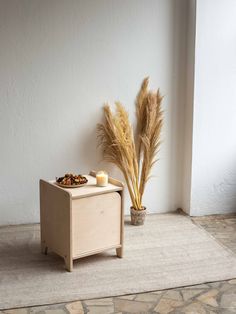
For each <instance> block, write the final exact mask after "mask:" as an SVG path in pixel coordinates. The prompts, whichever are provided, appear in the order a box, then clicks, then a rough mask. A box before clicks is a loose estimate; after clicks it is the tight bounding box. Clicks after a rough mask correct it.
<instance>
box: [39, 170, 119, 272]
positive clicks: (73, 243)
mask: <svg viewBox="0 0 236 314" xmlns="http://www.w3.org/2000/svg"><path fill="white" fill-rule="evenodd" d="M86 178H87V179H88V183H87V184H86V185H85V186H82V187H78V188H69V189H68V188H61V187H59V186H58V185H56V184H55V181H45V180H40V224H41V248H42V252H43V253H45V254H47V251H48V250H51V251H53V252H55V253H57V254H58V255H60V256H61V257H63V258H64V260H65V265H66V269H67V270H68V271H72V270H73V260H75V259H78V258H81V257H84V256H88V255H93V254H97V253H99V252H102V251H105V250H108V249H112V248H114V249H116V254H117V256H118V257H122V256H123V232H124V231H123V230H124V209H123V183H122V182H120V181H118V180H115V179H112V178H109V183H108V186H106V187H97V186H96V178H95V172H94V171H92V172H90V174H89V175H86Z"/></svg>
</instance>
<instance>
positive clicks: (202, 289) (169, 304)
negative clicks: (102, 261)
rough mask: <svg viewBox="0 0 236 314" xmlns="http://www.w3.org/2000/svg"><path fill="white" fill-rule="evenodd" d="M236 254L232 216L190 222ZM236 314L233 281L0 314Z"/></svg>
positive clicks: (235, 222) (235, 217) (235, 223)
mask: <svg viewBox="0 0 236 314" xmlns="http://www.w3.org/2000/svg"><path fill="white" fill-rule="evenodd" d="M192 220H193V222H194V223H196V224H198V225H199V226H201V227H203V228H204V229H205V230H206V231H207V232H209V233H210V234H211V235H212V236H214V237H215V238H216V239H217V240H218V241H219V242H221V243H222V244H224V245H225V246H227V247H228V248H230V249H231V250H232V251H234V252H235V253H236V214H235V215H215V216H207V217H197V218H192ZM30 313H34V314H36V313H37V314H65V313H71V314H86V313H90V314H108V313H117V314H121V313H124V314H129V313H144V314H145V313H159V314H168V313H172V314H181V313H186V314H214V313H223V314H230V313H236V279H232V280H228V281H221V282H214V283H207V284H202V285H195V286H191V287H182V288H177V289H170V290H164V291H154V292H149V293H141V294H136V295H127V296H120V297H114V298H104V299H94V300H85V301H76V302H70V303H63V304H53V305H49V306H38V307H31V308H23V309H15V310H14V309H13V310H5V311H2V312H1V311H0V314H30Z"/></svg>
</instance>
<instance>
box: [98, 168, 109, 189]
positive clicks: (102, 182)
mask: <svg viewBox="0 0 236 314" xmlns="http://www.w3.org/2000/svg"><path fill="white" fill-rule="evenodd" d="M96 179H97V186H107V184H108V174H107V173H106V172H105V171H98V172H97V173H96Z"/></svg>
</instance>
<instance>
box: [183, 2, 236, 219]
mask: <svg viewBox="0 0 236 314" xmlns="http://www.w3.org/2000/svg"><path fill="white" fill-rule="evenodd" d="M196 3H197V6H196V39H195V70H194V96H193V98H192V101H193V102H192V105H193V134H192V140H193V144H192V160H191V164H192V166H191V173H192V176H191V191H190V195H189V196H190V207H189V208H185V209H186V211H188V212H190V214H191V215H206V214H218V213H229V212H236V88H235V82H236V59H235V56H236V19H235V17H236V1H235V0H225V1H222V0H197V1H196ZM189 105H191V103H190V102H189Z"/></svg>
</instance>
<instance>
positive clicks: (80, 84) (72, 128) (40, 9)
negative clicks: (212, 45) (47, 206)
mask: <svg viewBox="0 0 236 314" xmlns="http://www.w3.org/2000/svg"><path fill="white" fill-rule="evenodd" d="M185 4H186V0H185V1H184V0H178V1H174V0H173V1H172V0H148V1H143V0H128V1H115V0H99V1H87V0H84V1H78V0H70V1H67V0H63V1H62V0H34V1H32V0H21V1H17V0H15V1H14V0H2V1H1V2H0V43H1V48H0V69H1V71H0V86H1V87H0V119H1V121H0V134H1V157H0V173H1V180H0V224H15V223H30V222H38V221H39V196H38V180H39V178H45V179H50V178H55V176H59V175H62V174H64V173H65V172H66V171H72V172H83V173H86V172H88V171H89V170H90V169H91V168H93V169H99V168H101V167H103V168H104V167H105V168H106V169H111V168H110V166H108V165H105V166H103V165H102V164H100V163H99V160H100V156H99V154H98V152H97V150H96V133H95V128H96V123H97V122H99V121H100V120H101V117H102V110H101V108H102V105H103V102H104V101H110V102H112V101H114V100H116V99H119V100H121V101H122V102H123V103H124V104H126V107H127V108H128V110H129V112H130V115H131V117H132V118H133V116H134V106H133V101H134V99H135V96H136V93H137V91H138V88H139V86H140V83H141V81H142V79H143V78H144V77H145V76H146V75H149V76H150V78H151V87H152V88H156V87H160V88H161V91H162V92H163V93H164V94H165V100H164V109H165V127H164V131H163V145H162V147H161V153H160V156H159V158H160V161H159V163H158V165H157V166H156V167H155V169H154V173H153V174H154V176H156V177H155V178H153V179H152V181H151V182H150V184H149V186H148V188H147V191H146V195H145V198H144V202H145V205H146V206H147V208H148V210H149V211H150V212H167V211H171V210H175V209H176V208H177V207H179V206H180V197H181V189H180V188H181V184H180V176H181V166H179V165H180V161H181V160H182V155H181V152H182V135H183V120H182V117H183V114H182V113H183V92H184V75H183V72H184V57H185V56H184V52H185ZM111 173H113V174H115V175H116V174H117V173H118V172H117V171H115V170H112V172H111ZM129 205H130V202H129V200H128V199H127V200H126V210H128V208H129Z"/></svg>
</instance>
